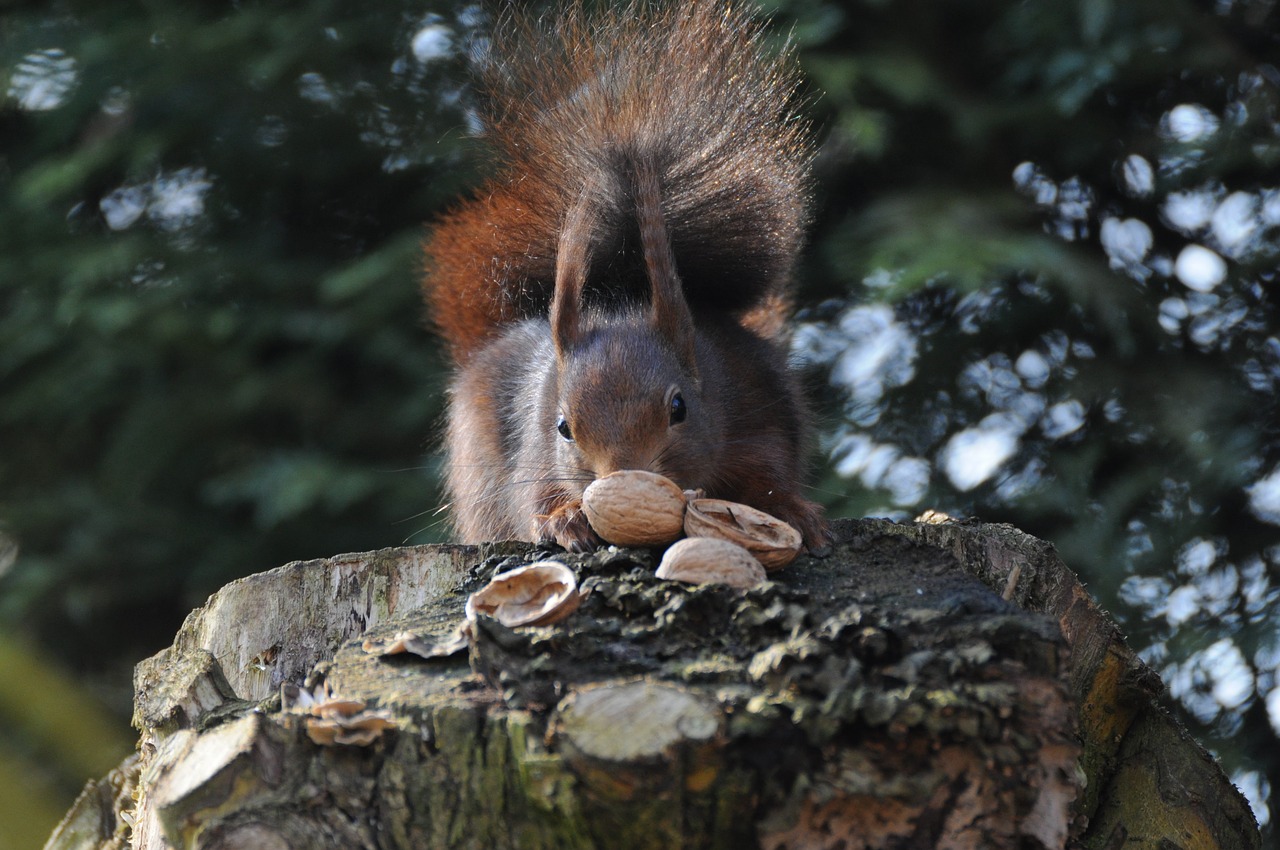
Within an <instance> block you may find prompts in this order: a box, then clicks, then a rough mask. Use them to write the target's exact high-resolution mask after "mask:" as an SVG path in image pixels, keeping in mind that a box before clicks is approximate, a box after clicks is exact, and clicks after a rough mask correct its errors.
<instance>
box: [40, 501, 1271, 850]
mask: <svg viewBox="0 0 1280 850" xmlns="http://www.w3.org/2000/svg"><path fill="white" fill-rule="evenodd" d="M836 532H837V545H836V546H835V548H834V551H833V552H832V554H831V555H830V556H829V557H827V558H824V559H814V558H801V559H800V560H798V561H797V562H795V563H794V564H793V565H792V566H790V567H788V568H787V569H785V570H783V571H782V572H780V573H776V574H774V575H772V576H771V578H773V579H774V580H773V581H770V582H768V583H766V584H765V585H762V586H760V587H757V588H755V589H752V590H746V591H741V590H733V589H730V588H727V587H723V586H716V585H699V586H690V585H680V584H676V583H672V582H666V581H662V580H659V579H657V578H656V577H655V576H654V575H653V572H654V567H655V565H656V559H657V553H655V552H651V551H647V550H617V549H608V550H602V551H600V552H597V553H594V554H591V555H581V556H574V555H567V554H563V553H552V552H548V551H545V550H538V549H536V548H535V547H530V546H523V545H516V544H502V545H495V546H486V547H462V546H426V547H413V548H401V549H391V550H385V551H382V552H376V553H371V554H366V555H349V556H343V557H339V558H333V559H329V560H322V561H311V562H305V563H294V564H289V565H287V566H285V567H281V568H279V569H277V570H272V571H270V572H267V573H263V574H260V575H256V576H251V577H249V578H246V579H243V580H240V581H237V582H234V583H232V584H230V585H228V586H227V587H225V588H223V589H222V590H221V591H219V592H218V593H217V594H215V595H214V596H213V597H211V599H210V600H209V602H208V604H206V605H205V606H204V607H203V608H201V609H198V610H197V611H196V612H194V613H193V614H192V615H191V616H190V617H189V618H188V620H187V622H186V623H185V624H184V625H183V627H182V629H181V631H180V632H179V634H178V636H177V639H176V640H175V642H174V645H173V646H172V647H171V648H169V649H167V650H165V651H163V652H161V653H159V654H158V655H156V656H155V657H153V658H151V659H148V660H147V661H144V662H143V663H142V664H140V665H139V666H138V669H137V673H136V675H135V685H136V690H137V700H136V713H135V718H134V719H135V725H136V726H137V727H138V729H139V731H140V734H141V740H140V748H139V753H138V755H137V756H136V757H135V758H134V759H132V760H130V761H129V762H127V763H126V764H124V765H122V766H121V768H120V769H119V770H117V771H116V772H114V773H113V774H112V775H111V776H109V777H107V778H106V779H104V780H100V781H98V782H95V783H90V785H89V787H88V788H87V789H86V791H85V793H84V794H83V795H82V796H81V798H80V799H79V800H78V801H77V803H76V805H75V806H74V807H73V808H72V810H71V811H70V812H69V813H68V815H67V818H66V819H65V820H64V822H63V824H62V825H61V826H60V827H59V829H58V831H57V832H55V834H54V836H53V838H52V839H51V840H50V843H49V845H48V847H50V848H102V849H103V850H105V848H125V847H133V848H139V850H142V848H145V850H158V849H159V848H169V847H200V848H224V849H225V850H230V848H267V849H268V850H270V848H486V850H488V848H520V850H540V849H541V848H548V850H549V849H550V848H606V847H607V848H664V850H667V849H668V848H679V847H689V848H694V847H698V848H701V847H708V848H743V847H761V848H769V850H784V848H785V849H786V850H802V848H803V849H804V850H809V848H824V849H825V848H830V850H836V848H844V850H853V848H904V847H909V848H916V847H920V848H925V847H928V848H935V847H936V848H1061V847H1066V846H1081V847H1087V848H1099V850H1101V848H1108V850H1110V848H1121V847H1158V846H1159V847H1166V846H1167V847H1203V848H1233V850H1234V848H1250V847H1258V846H1259V845H1260V839H1259V836H1258V832H1257V828H1256V825H1255V823H1254V821H1253V817H1252V815H1251V813H1250V812H1249V809H1248V807H1247V805H1246V804H1245V802H1244V801H1243V799H1242V798H1241V797H1240V795H1239V794H1238V793H1237V792H1236V790H1235V789H1234V788H1232V787H1231V785H1230V783H1228V782H1227V781H1226V779H1225V778H1224V777H1223V775H1222V773H1221V771H1220V770H1219V769H1218V767H1217V765H1216V764H1215V763H1214V762H1213V761H1212V760H1211V759H1210V758H1209V757H1208V756H1207V755H1206V754H1205V753H1204V751H1203V750H1202V749H1200V748H1199V747H1198V746H1197V745H1196V744H1194V743H1193V742H1192V741H1190V739H1188V738H1187V737H1186V736H1185V735H1183V734H1182V733H1181V731H1180V730H1179V729H1178V727H1177V726H1176V724H1175V723H1174V722H1173V721H1172V720H1171V719H1170V718H1169V717H1168V715H1167V714H1165V713H1164V712H1163V711H1162V710H1161V709H1160V708H1159V707H1158V705H1157V704H1156V702H1155V697H1156V696H1157V694H1158V691H1159V680H1158V678H1157V677H1156V676H1155V675H1154V673H1152V671H1150V670H1149V669H1148V668H1146V667H1145V666H1144V665H1143V664H1142V662H1141V661H1140V660H1139V659H1138V658H1137V657H1136V656H1135V655H1134V654H1133V652H1132V651H1130V650H1129V649H1128V647H1126V646H1125V644H1124V643H1123V641H1122V640H1121V638H1120V636H1119V634H1118V633H1117V631H1116V629H1115V627H1114V626H1113V625H1112V624H1111V623H1110V622H1109V621H1108V620H1107V618H1106V617H1105V615H1104V614H1103V613H1102V612H1101V611H1099V609H1098V608H1097V607H1096V606H1095V605H1094V603H1093V602H1092V601H1091V600H1090V599H1089V597H1088V595H1087V594H1086V593H1085V592H1084V590H1083V589H1082V588H1081V587H1080V585H1079V583H1078V582H1077V581H1076V579H1075V578H1074V576H1072V574H1071V573H1070V572H1069V571H1068V570H1067V569H1066V567H1065V566H1063V564H1062V563H1061V561H1060V560H1059V559H1058V557H1057V556H1056V554H1055V553H1054V551H1053V549H1052V547H1050V546H1048V545H1047V544H1045V543H1042V542H1040V541H1038V540H1035V539H1034V538H1031V537H1028V536H1026V535H1024V534H1022V533H1020V532H1018V531H1016V530H1014V529H1012V528H1009V527H1006V526H993V525H984V524H978V523H953V522H946V523H942V524H937V525H930V524H893V523H889V522H884V521H876V520H863V521H854V520H844V521H840V522H838V523H837V524H836ZM545 557H554V558H555V559H557V560H560V561H561V562H563V563H565V564H566V565H568V566H569V567H571V568H572V569H573V570H574V571H575V573H576V575H577V578H578V582H579V586H580V587H581V588H582V591H583V593H584V597H583V600H582V602H581V605H580V606H579V608H578V609H577V611H576V612H575V613H573V614H572V615H571V616H570V617H568V618H567V619H565V620H563V621H561V622H559V623H556V624H553V625H549V626H538V627H520V628H514V629H513V628H507V627H504V626H502V625H501V624H500V623H498V622H497V621H496V620H493V619H490V618H487V617H480V618H478V619H477V620H476V621H475V622H474V623H472V624H471V626H470V627H469V628H468V629H467V630H466V634H465V636H463V635H460V633H459V625H460V624H461V623H462V622H463V621H464V618H463V608H464V603H465V600H466V598H467V595H468V594H469V593H470V592H473V591H475V590H477V589H479V588H480V587H481V586H483V585H484V583H485V582H486V581H487V579H488V578H489V577H490V576H492V575H493V574H495V573H496V572H499V571H502V570H505V569H509V568H510V567H512V566H515V565H518V564H522V563H528V562H531V561H534V560H539V559H542V558H545ZM464 637H465V639H464Z"/></svg>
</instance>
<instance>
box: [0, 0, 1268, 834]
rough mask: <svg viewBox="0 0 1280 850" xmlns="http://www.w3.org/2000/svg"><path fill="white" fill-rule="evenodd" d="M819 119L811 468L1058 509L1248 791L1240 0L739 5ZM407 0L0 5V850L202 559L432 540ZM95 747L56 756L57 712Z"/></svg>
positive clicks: (1258, 8) (1259, 58)
mask: <svg viewBox="0 0 1280 850" xmlns="http://www.w3.org/2000/svg"><path fill="white" fill-rule="evenodd" d="M765 11H766V12H767V13H768V14H769V15H771V16H772V17H773V18H774V19H775V22H776V24H777V30H778V32H779V33H780V36H779V38H781V36H782V35H783V34H785V33H786V32H791V33H792V38H793V40H794V41H795V42H796V44H797V46H798V48H799V51H800V57H801V61H802V64H803V65H804V68H805V71H806V73H807V75H808V77H809V79H810V81H811V86H812V90H813V91H812V96H811V98H810V99H811V101H812V104H811V111H812V114H813V115H814V117H815V119H816V121H817V123H818V126H819V135H820V138H821V142H822V153H821V155H820V157H819V161H818V175H817V176H818V204H817V221H816V227H815V232H814V239H813V245H812V249H811V251H810V256H809V260H808V262H807V264H806V266H805V268H804V281H803V285H804V289H803V293H802V303H803V304H804V305H805V306H804V309H803V310H802V311H801V315H800V317H799V321H798V324H797V332H796V342H795V348H796V355H797V358H798V359H800V360H802V361H803V362H805V363H806V364H807V368H808V369H809V371H810V374H811V377H812V381H813V383H814V386H815V390H816V391H817V394H818V395H820V396H821V397H823V398H824V399H826V401H825V402H824V406H823V409H822V411H821V414H822V418H823V429H822V430H823V438H822V445H823V449H824V454H823V457H822V459H821V462H820V463H819V464H818V466H819V468H820V470H821V471H820V474H819V475H818V476H817V477H818V480H819V484H818V486H817V487H816V492H817V496H818V498H820V499H821V500H822V501H824V502H826V503H827V504H828V505H829V506H830V508H831V510H832V512H833V513H835V514H837V515H889V516H894V517H901V518H909V517H911V516H913V515H914V514H915V513H918V512H919V511H920V510H921V509H923V508H927V507H936V508H940V509H943V510H946V511H948V512H950V513H952V514H954V515H978V516H981V517H983V518H985V519H988V520H996V521H1006V522H1011V523H1013V524H1015V525H1018V526H1020V527H1022V528H1024V529H1025V530H1027V531H1029V532H1031V533H1033V534H1036V535H1039V536H1041V537H1043V538H1045V539H1047V540H1050V541H1052V542H1054V543H1055V544H1056V545H1057V546H1058V548H1059V549H1060V551H1061V553H1062V554H1063V556H1064V558H1065V559H1066V560H1067V562H1068V563H1069V564H1070V565H1071V566H1073V567H1074V568H1075V569H1076V570H1077V571H1079V572H1080V573H1081V574H1082V576H1083V577H1084V578H1085V580H1086V581H1087V582H1088V584H1089V586H1090V588H1091V590H1092V591H1093V592H1094V593H1095V594H1097V596H1098V597H1099V598H1100V599H1101V600H1102V602H1103V603H1104V605H1106V606H1107V607H1108V608H1109V609H1110V610H1111V611H1112V612H1113V613H1114V614H1115V615H1116V616H1117V618H1118V619H1119V620H1120V621H1121V622H1122V624H1123V625H1124V627H1125V629H1126V630H1127V632H1128V634H1129V636H1130V639H1131V641H1133V642H1134V643H1135V645H1137V646H1139V647H1142V648H1143V651H1144V656H1145V657H1146V658H1147V659H1148V660H1149V661H1150V662H1151V663H1152V664H1153V665H1154V666H1155V667H1156V668H1157V669H1158V670H1160V671H1161V673H1162V674H1163V675H1164V677H1165V681H1166V683H1167V684H1168V685H1169V688H1170V705H1171V707H1173V708H1174V710H1176V711H1178V712H1179V713H1180V714H1181V716H1182V717H1183V718H1184V719H1185V720H1186V721H1187V722H1188V723H1189V724H1190V726H1191V728H1192V730H1193V731H1194V733H1195V734H1196V735H1197V737H1198V738H1200V739H1201V740H1202V741H1204V742H1205V743H1206V744H1207V745H1208V746H1209V747H1210V748H1211V749H1212V750H1213V751H1214V752H1215V753H1217V754H1218V755H1219V756H1220V758H1221V759H1222V761H1223V764H1224V767H1225V768H1226V770H1227V771H1228V773H1229V774H1230V775H1231V776H1232V778H1233V779H1234V780H1235V781H1236V782H1237V783H1238V784H1239V785H1240V786H1241V787H1242V788H1243V789H1244V790H1245V792H1246V794H1247V795H1248V796H1249V798H1250V800H1251V802H1252V803H1253V804H1254V807H1255V811H1256V813H1257V814H1258V817H1259V819H1260V820H1262V821H1264V822H1267V821H1269V820H1270V818H1271V812H1272V810H1273V809H1274V802H1273V800H1272V797H1271V790H1272V789H1273V788H1275V787H1276V785H1277V782H1280V745H1278V744H1277V737H1278V735H1280V731H1278V730H1280V682H1278V681H1277V673H1278V671H1280V606H1277V605H1276V604H1275V603H1276V599H1277V595H1278V594H1280V591H1278V590H1277V587H1278V583H1280V415H1278V413H1280V410H1278V409H1277V407H1278V404H1277V400H1276V399H1277V387H1278V385H1280V323H1278V322H1277V316H1276V295H1275V291H1274V287H1275V286H1276V285H1277V280H1276V277H1277V265H1278V262H1277V261H1278V259H1280V236H1278V234H1280V68H1278V67H1277V66H1278V65H1280V37H1278V35H1277V34H1278V33H1280V13H1278V12H1277V10H1276V8H1275V4H1274V2H1273V0H1128V2H1119V0H1066V2H1056V3H1051V2H1047V0H1040V1H1039V2H1024V1H1023V0H1018V2H1014V0H997V2H977V0H944V2H922V0H861V2H858V0H845V2H842V3H836V2H827V0H777V2H774V3H771V4H769V5H768V6H767V7H766V9H765ZM488 24H489V17H488V13H486V12H485V11H484V10H483V9H482V8H481V7H478V6H474V5H468V4H464V3H456V2H454V3H449V2H437V0H416V2H411V0H384V2H380V3H373V4H363V3H354V2H341V0H309V2H281V3H272V4H264V3H256V2H247V0H246V1H244V2H236V0H232V2H221V3H214V2H197V3H191V2H184V3H179V2H176V0H148V2H145V3H117V2H102V0H99V2H93V3H89V2H85V1H84V0H53V2H44V3H22V2H14V3H8V4H6V5H5V6H4V7H3V12H0V36H2V40H0V96H3V100H0V674H3V675H0V721H3V723H0V787H5V788H8V789H14V788H20V789H21V791H22V793H21V794H17V793H15V794H12V795H8V796H7V797H6V795H0V850H9V848H19V847H21V848H28V847H35V846H39V843H40V842H41V841H42V840H43V837H44V836H45V835H47V833H48V831H49V829H50V828H51V826H52V820H53V819H56V817H57V816H58V815H59V814H60V813H61V811H62V810H63V809H65V807H66V805H67V804H68V803H69V802H70V798H71V796H73V795H74V794H75V792H76V791H77V790H78V788H79V787H80V785H81V784H82V783H83V781H84V780H85V779H86V778H87V777H88V776H89V775H98V774H101V773H102V772H104V771H105V770H106V769H107V768H109V767H110V766H111V765H112V764H113V763H114V761H115V760H116V759H118V758H119V757H120V756H121V755H123V754H124V752H125V751H126V750H127V748H128V747H129V741H130V740H131V738H130V735H129V732H128V728H127V717H128V711H129V698H130V696H131V685H130V669H131V667H132V665H133V664H134V663H135V662H136V661H138V660H139V659H140V658H142V657H144V656H146V655H149V654H151V653H153V652H155V651H157V650H158V649H160V648H161V647H163V646H165V645H167V644H168V642H169V639H170V637H171V636H172V634H173V632H174V630H175V629H176V628H177V626H178V624H179V623H180V622H181V619H182V617H183V616H185V614H186V613H187V612H188V611H189V610H190V608H191V607H192V606H194V605H197V604H199V603H200V602H202V601H203V599H204V598H205V596H206V595H207V594H208V593H210V592H212V591H213V590H215V589H216V588H217V587H218V586H220V585H221V584H223V583H225V582H226V581H228V580H230V579H232V578H235V577H237V576H240V575H244V574H247V573H251V572H256V571H260V570H263V569H268V568H271V567H273V566H277V565H279V564H281V563H284V562H286V561H290V560H295V559H302V558H312V557H323V556H328V555H332V554H337V553H339V552H344V551H353V550H364V549H373V548H379V547H383V546H391V545H399V544H402V543H417V542H431V541H434V540H438V539H442V537H443V536H444V535H445V533H446V530H445V528H444V527H443V526H442V524H441V520H440V517H439V516H438V515H437V514H436V511H435V508H436V507H437V505H438V500H439V491H438V483H437V474H438V459H437V457H436V454H435V449H434V441H435V434H436V430H437V427H438V417H439V415H440V410H441V404H440V395H441V387H442V383H443V377H444V375H443V361H442V359H441V357H440V356H439V353H438V352H437V349H436V346H435V344H434V342H433V340H432V339H431V338H430V336H429V334H428V333H427V332H426V331H425V329H424V319H423V316H422V313H421V310H420V307H419V303H418V295H417V291H416V280H415V278H416V277H417V275H418V274H419V273H420V258H419V248H420V242H421V239H422V236H423V234H424V222H427V221H429V220H430V218H431V217H432V216H433V215H434V214H436V213H438V212H439V211H440V210H441V209H443V208H444V206H445V205H447V203H448V201H449V199H450V198H452V197H456V196H457V195H458V193H460V192H462V191H465V190H466V188H467V187H469V186H472V185H474V184H475V183H476V181H477V176H478V175H479V174H480V173H481V171H482V167H483V159H482V157H480V156H477V155H476V154H477V151H476V146H475V144H474V143H473V142H469V141H468V138H467V137H468V135H470V133H471V132H472V131H473V130H474V127H473V126H472V125H473V123H474V122H473V121H472V120H471V118H470V116H469V114H468V112H467V109H466V106H467V103H468V91H467V88H466V84H465V67H464V66H465V63H466V59H467V57H468V55H471V54H474V53H475V52H476V51H477V50H478V49H479V48H482V46H483V40H484V38H485V32H486V27H487V26H488ZM90 741H96V742H98V745H96V746H91V745H90V744H89V743H88V742H90Z"/></svg>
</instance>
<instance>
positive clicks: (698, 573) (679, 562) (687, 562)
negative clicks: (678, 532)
mask: <svg viewBox="0 0 1280 850" xmlns="http://www.w3.org/2000/svg"><path fill="white" fill-rule="evenodd" d="M657 575H658V578H664V579H669V580H670V581H681V582H685V583H686V584H727V585H729V586H730V587H737V588H744V589H745V588H749V587H755V586H756V585H758V584H761V583H763V582H764V581H765V580H766V578H767V577H766V575H765V571H764V567H763V566H761V565H760V562H759V561H757V560H756V559H755V557H754V556H752V554H751V553H750V552H748V551H747V550H746V549H744V548H743V547H741V546H739V545H738V544H737V543H731V542H729V541H728V540H717V539H715V538H713V537H689V538H686V539H684V540H680V541H677V542H676V543H673V544H672V545H671V548H670V549H668V550H667V551H666V553H665V554H664V555H663V556H662V563H660V564H659V565H658V573H657Z"/></svg>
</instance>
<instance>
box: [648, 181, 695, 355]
mask: <svg viewBox="0 0 1280 850" xmlns="http://www.w3.org/2000/svg"><path fill="white" fill-rule="evenodd" d="M635 202H636V224H638V225H639V228H640V246H641V250H643V252H644V267H645V273H646V274H647V275H648V278H649V299H650V301H651V305H650V311H651V312H650V315H651V317H652V321H653V326H654V330H656V331H657V332H658V333H659V334H660V335H661V336H662V338H663V339H665V340H667V341H668V342H670V343H671V348H672V350H673V351H675V353H676V357H678V358H679V360H680V365H681V367H683V368H684V370H685V372H686V374H688V375H691V376H692V377H694V378H695V379H696V378H697V377H698V361H697V357H696V356H695V333H694V326H693V313H692V312H691V311H690V310H689V304H688V302H687V301H685V295H684V284H683V283H681V281H680V274H679V273H678V272H677V270H676V256H675V252H674V251H673V250H672V248H671V237H670V234H669V233H668V232H667V225H666V221H665V220H664V219H663V217H662V179H661V177H659V175H658V170H657V167H656V166H655V165H654V163H652V162H650V161H640V162H637V163H636V169H635Z"/></svg>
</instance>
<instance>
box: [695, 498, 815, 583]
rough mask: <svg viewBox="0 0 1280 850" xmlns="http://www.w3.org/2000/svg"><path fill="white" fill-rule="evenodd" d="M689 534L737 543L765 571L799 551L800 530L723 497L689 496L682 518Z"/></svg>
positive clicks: (786, 561) (786, 560)
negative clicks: (702, 497)
mask: <svg viewBox="0 0 1280 850" xmlns="http://www.w3.org/2000/svg"><path fill="white" fill-rule="evenodd" d="M684 533H685V534H687V535H689V536H690V537H714V538H717V539H720V540H728V541H729V542H730V543H737V544H738V545H739V546H741V547H742V548H744V549H746V550H747V551H748V552H750V553H751V554H752V555H754V556H755V558H756V560H758V561H759V562H760V563H761V564H762V565H763V566H764V568H765V569H766V570H768V571H769V572H773V571H774V570H780V569H782V568H783V567H785V566H786V565H787V564H789V563H791V562H792V561H794V560H795V559H796V556H797V555H799V554H800V547H801V545H803V540H802V538H801V537H800V532H799V531H796V530H795V529H794V528H792V527H791V526H790V525H789V524H787V523H785V522H783V521H782V520H780V519H777V518H776V517H773V516H770V515H769V514H767V513H765V512H764V511H760V510H756V509H755V508H753V507H751V506H750V505H743V504H739V503H738V502H726V501H724V500H723V499H693V500H692V501H690V502H689V508H688V511H687V512H686V513H685V517H684Z"/></svg>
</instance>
